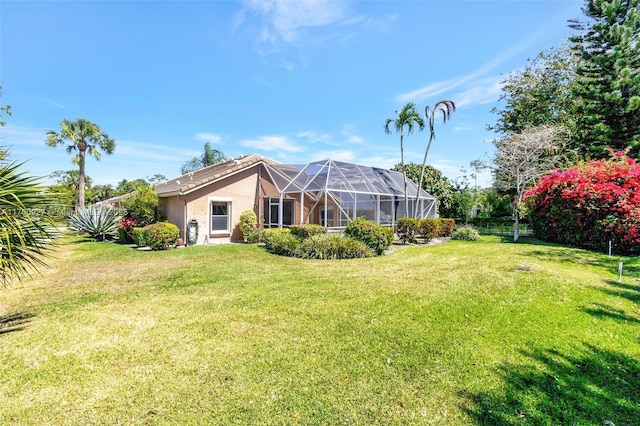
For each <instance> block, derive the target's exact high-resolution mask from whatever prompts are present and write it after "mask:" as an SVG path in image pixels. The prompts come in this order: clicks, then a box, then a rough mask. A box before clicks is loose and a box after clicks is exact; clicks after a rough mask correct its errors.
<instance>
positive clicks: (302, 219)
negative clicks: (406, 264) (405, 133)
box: [265, 160, 437, 229]
mask: <svg viewBox="0 0 640 426" xmlns="http://www.w3.org/2000/svg"><path fill="white" fill-rule="evenodd" d="M266 170H267V173H268V174H269V175H270V177H271V181H272V182H273V183H274V185H275V186H276V188H277V190H278V192H279V194H280V195H279V198H271V199H270V201H269V204H268V205H266V204H265V214H267V215H269V216H270V224H271V226H280V227H282V226H288V225H293V224H302V223H319V224H321V225H323V226H326V227H327V228H335V229H340V228H344V227H345V226H346V225H347V223H349V221H351V220H353V219H355V218H358V217H364V218H366V219H369V220H372V221H374V222H376V223H377V224H379V225H384V226H394V225H395V222H396V220H397V219H398V218H401V217H412V216H413V215H414V210H415V207H416V203H417V206H418V209H417V215H416V217H417V218H419V219H422V218H427V217H437V211H436V200H435V198H434V197H433V196H431V195H430V194H428V193H427V192H425V191H424V190H420V191H418V186H417V185H416V184H415V183H414V182H412V181H411V180H407V194H408V197H407V198H408V199H409V211H408V212H406V211H405V202H404V183H403V177H402V173H400V172H395V171H391V170H385V169H381V168H377V167H369V166H361V165H357V164H351V163H344V162H339V161H333V160H326V161H317V162H314V163H309V164H307V165H306V166H291V165H282V164H268V165H267V167H266Z"/></svg>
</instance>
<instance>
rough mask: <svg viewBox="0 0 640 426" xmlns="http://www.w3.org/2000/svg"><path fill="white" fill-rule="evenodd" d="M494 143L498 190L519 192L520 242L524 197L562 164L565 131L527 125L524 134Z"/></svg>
mask: <svg viewBox="0 0 640 426" xmlns="http://www.w3.org/2000/svg"><path fill="white" fill-rule="evenodd" d="M493 144H494V145H495V147H496V153H495V157H494V159H493V164H494V167H495V168H494V170H493V172H494V179H495V180H494V184H495V185H496V187H497V189H503V190H512V191H514V192H515V195H514V210H515V215H514V216H515V223H514V229H513V241H514V242H517V241H518V238H519V226H520V211H519V208H520V205H521V203H522V197H523V195H524V193H525V191H526V190H527V189H528V188H529V187H530V186H532V185H533V184H534V183H535V181H536V180H537V179H538V178H540V177H541V176H543V175H545V174H547V173H549V172H551V171H552V170H553V169H554V168H555V167H556V165H557V164H558V163H559V160H560V155H562V153H563V147H564V144H565V142H564V137H563V131H562V129H561V128H559V127H556V126H538V127H527V128H525V129H524V130H523V131H522V132H521V133H511V134H508V135H506V136H503V137H502V138H500V139H496V140H494V141H493Z"/></svg>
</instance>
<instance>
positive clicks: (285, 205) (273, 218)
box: [264, 198, 293, 228]
mask: <svg viewBox="0 0 640 426" xmlns="http://www.w3.org/2000/svg"><path fill="white" fill-rule="evenodd" d="M279 214H280V199H279V198H265V199H264V226H265V227H267V228H268V227H273V226H278V218H279ZM282 225H284V226H290V225H293V200H282Z"/></svg>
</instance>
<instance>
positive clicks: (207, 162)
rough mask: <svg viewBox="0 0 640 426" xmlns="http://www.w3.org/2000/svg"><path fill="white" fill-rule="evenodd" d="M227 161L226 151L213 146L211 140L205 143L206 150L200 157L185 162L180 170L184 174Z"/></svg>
mask: <svg viewBox="0 0 640 426" xmlns="http://www.w3.org/2000/svg"><path fill="white" fill-rule="evenodd" d="M223 161H226V157H225V156H224V153H223V152H222V151H220V150H218V149H215V148H211V145H210V144H209V142H207V143H205V144H204V152H203V153H202V155H201V156H200V157H194V158H192V159H191V160H189V161H187V162H185V163H184V164H183V165H182V168H181V169H180V172H181V173H182V174H183V175H184V174H187V173H189V172H193V171H196V170H198V169H202V168H203V167H207V166H212V165H214V164H218V163H222V162H223Z"/></svg>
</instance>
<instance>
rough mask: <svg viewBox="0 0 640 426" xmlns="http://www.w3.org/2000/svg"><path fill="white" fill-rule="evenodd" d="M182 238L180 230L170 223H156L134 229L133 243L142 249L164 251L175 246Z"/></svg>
mask: <svg viewBox="0 0 640 426" xmlns="http://www.w3.org/2000/svg"><path fill="white" fill-rule="evenodd" d="M178 238H180V230H179V229H178V227H177V226H176V225H174V224H173V223H169V222H156V223H152V224H151V225H147V226H145V227H144V228H133V241H134V242H135V243H136V245H138V246H140V247H151V249H152V250H164V249H168V248H169V247H171V246H173V245H175V243H176V241H177V240H178Z"/></svg>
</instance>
